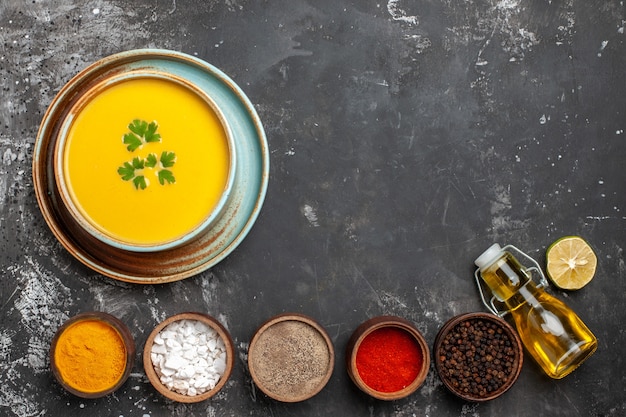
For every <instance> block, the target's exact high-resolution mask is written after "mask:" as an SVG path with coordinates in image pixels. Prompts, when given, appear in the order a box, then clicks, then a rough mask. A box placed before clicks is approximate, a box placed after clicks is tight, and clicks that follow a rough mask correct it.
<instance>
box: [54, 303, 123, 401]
mask: <svg viewBox="0 0 626 417" xmlns="http://www.w3.org/2000/svg"><path fill="white" fill-rule="evenodd" d="M87 322H98V323H100V324H104V325H105V326H106V327H107V328H110V329H113V330H114V331H115V334H116V335H117V336H119V338H120V339H121V342H122V343H123V346H124V352H123V353H122V355H123V358H124V368H123V371H122V372H121V373H120V375H119V378H118V379H117V381H116V382H114V383H112V384H111V385H110V386H107V387H104V388H102V389H99V390H97V391H91V390H87V389H83V388H82V387H80V386H78V384H79V383H80V381H78V382H77V383H74V382H72V381H70V378H66V377H65V376H64V375H65V370H64V368H63V367H64V365H63V363H61V362H59V361H58V360H57V353H58V354H62V352H61V349H63V342H62V336H63V335H65V334H66V333H65V332H66V331H70V332H71V331H72V328H73V327H72V326H74V325H80V324H84V323H87ZM68 329H69V330H68ZM93 348H94V347H93V346H91V347H88V349H93ZM93 360H94V361H95V363H94V364H95V365H97V364H98V363H99V366H103V364H102V360H101V358H98V357H96V358H94V359H93ZM134 362H135V342H134V340H133V337H132V335H131V333H130V331H129V330H128V327H126V325H125V324H124V323H123V322H122V321H120V320H119V319H118V318H116V317H114V316H112V315H110V314H107V313H103V312H86V313H81V314H78V315H76V316H74V317H72V318H70V319H69V320H67V321H66V322H65V323H64V324H63V325H62V326H61V327H60V328H59V329H58V330H57V332H56V334H55V335H54V337H53V339H52V344H51V346H50V368H51V370H52V374H53V375H54V377H55V379H56V380H57V381H58V382H59V384H61V386H62V387H63V388H65V390H67V391H68V392H70V393H72V394H74V395H76V396H78V397H81V398H90V399H91V398H100V397H104V396H106V395H108V394H111V393H112V392H114V391H116V390H117V389H118V388H120V387H121V386H122V385H123V384H124V383H125V382H126V380H127V379H128V377H129V375H130V372H131V370H132V368H133V364H134ZM92 363H93V362H92ZM85 372H87V370H85Z"/></svg>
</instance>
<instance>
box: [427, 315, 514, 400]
mask: <svg viewBox="0 0 626 417" xmlns="http://www.w3.org/2000/svg"><path fill="white" fill-rule="evenodd" d="M433 356H434V358H435V369H436V370H437V373H438V374H439V378H440V379H441V381H442V382H443V384H444V385H445V386H446V387H447V388H448V390H450V391H451V392H452V393H453V394H455V395H457V396H458V397H460V398H462V399H464V400H466V401H474V402H482V401H489V400H493V399H494V398H497V397H499V396H500V395H502V394H504V393H505V392H506V391H507V390H508V389H509V388H511V386H513V384H514V383H515V381H517V378H518V376H519V373H520V371H521V370H522V363H523V348H522V343H521V341H520V338H519V336H518V335H517V333H516V332H515V330H514V329H513V328H512V327H511V326H510V325H509V324H508V323H507V322H506V321H504V320H503V319H501V318H499V317H497V316H495V315H493V314H488V313H466V314H460V315H458V316H455V317H453V318H451V319H450V320H448V321H447V322H446V323H445V324H444V325H443V327H442V328H441V329H440V330H439V333H438V334H437V337H436V338H435V345H434V352H433Z"/></svg>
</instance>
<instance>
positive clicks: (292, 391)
mask: <svg viewBox="0 0 626 417" xmlns="http://www.w3.org/2000/svg"><path fill="white" fill-rule="evenodd" d="M334 362H335V353H334V348H333V344H332V341H331V340H330V337H329V336H328V334H327V333H326V331H325V330H324V328H323V327H322V326H321V325H320V324H318V323H317V322H316V321H315V320H314V319H312V318H311V317H308V316H305V315H302V314H298V313H285V314H280V315H278V316H275V317H273V318H271V319H269V320H267V321H266V322H265V323H263V324H262V325H261V326H260V327H259V328H258V330H257V331H256V332H255V333H254V336H253V337H252V340H251V342H250V347H249V349H248V369H249V371H250V375H251V377H252V380H253V381H254V383H255V385H256V386H257V387H258V388H259V389H260V390H261V391H262V392H263V393H265V394H266V395H267V396H268V397H270V398H273V399H275V400H277V401H282V402H288V403H293V402H299V401H304V400H307V399H309V398H311V397H313V396H315V395H316V394H318V393H319V392H320V391H321V390H322V389H323V388H324V386H326V383H327V382H328V380H329V379H330V376H331V375H332V372H333V368H334Z"/></svg>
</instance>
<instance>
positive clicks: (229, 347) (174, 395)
mask: <svg viewBox="0 0 626 417" xmlns="http://www.w3.org/2000/svg"><path fill="white" fill-rule="evenodd" d="M181 320H196V321H200V322H202V323H204V324H206V325H208V326H209V327H211V328H212V329H213V330H215V331H216V332H217V333H218V334H219V336H220V337H221V338H222V340H223V341H224V346H226V370H225V371H224V373H223V374H222V376H221V377H220V379H219V381H218V382H217V384H216V385H215V387H214V388H213V389H212V390H209V391H206V392H203V393H202V394H198V395H194V396H191V395H184V394H180V393H178V392H175V391H172V390H170V389H169V388H167V387H166V386H165V385H163V383H162V382H161V380H160V379H159V376H158V375H157V373H156V371H155V369H154V365H153V364H152V358H151V355H150V351H151V349H152V345H153V343H154V338H155V337H156V335H157V334H159V332H160V331H161V330H163V329H164V328H165V327H166V326H167V325H169V324H171V323H174V322H176V321H181ZM234 356H235V347H234V345H233V340H232V338H231V336H230V333H229V332H228V330H226V328H225V327H224V326H223V325H222V324H221V323H220V322H219V321H218V320H217V319H216V318H215V317H213V316H211V315H209V314H205V313H200V312H185V313H179V314H175V315H173V316H170V317H168V318H167V319H165V320H163V321H162V322H161V323H159V324H158V325H157V326H156V327H155V328H154V329H153V330H152V332H151V333H150V335H149V336H148V339H146V344H145V345H144V349H143V367H144V372H145V373H146V376H147V377H148V380H149V381H150V383H151V384H152V386H153V387H154V388H155V389H156V390H157V391H158V392H159V393H160V394H162V395H163V396H164V397H166V398H169V399H170V400H173V401H176V402H180V403H197V402H201V401H205V400H208V399H209V398H211V397H212V396H214V395H215V394H217V393H218V392H219V391H220V390H221V389H222V388H223V387H224V385H225V384H226V382H227V381H228V378H230V375H231V374H232V372H233V368H234V366H235V361H234Z"/></svg>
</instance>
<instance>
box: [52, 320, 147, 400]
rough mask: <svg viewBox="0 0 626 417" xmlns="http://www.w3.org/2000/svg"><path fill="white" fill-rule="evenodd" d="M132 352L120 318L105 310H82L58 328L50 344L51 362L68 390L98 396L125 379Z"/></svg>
mask: <svg viewBox="0 0 626 417" xmlns="http://www.w3.org/2000/svg"><path fill="white" fill-rule="evenodd" d="M134 355H135V344H134V341H133V339H132V336H131V334H130V332H129V330H128V328H127V327H126V326H125V325H124V324H123V323H122V322H121V321H120V320H118V319H117V318H116V317H114V316H111V315H110V314H107V313H101V312H93V313H82V314H79V315H77V316H74V317H73V318H71V319H70V320H68V321H67V322H66V323H64V324H63V325H62V326H61V327H60V328H59V330H58V331H57V333H56V335H55V336H54V338H53V340H52V344H51V347H50V365H51V368H52V373H53V374H54V376H55V378H56V379H57V381H59V383H60V384H61V385H62V386H63V387H64V388H65V389H66V390H67V391H69V392H71V393H73V394H74V395H77V396H79V397H83V398H98V397H103V396H105V395H107V394H110V393H111V392H113V391H115V390H116V389H118V388H119V387H120V386H121V385H122V384H123V383H124V382H125V381H126V379H127V378H128V376H129V375H130V370H131V368H132V366H133V362H134Z"/></svg>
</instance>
